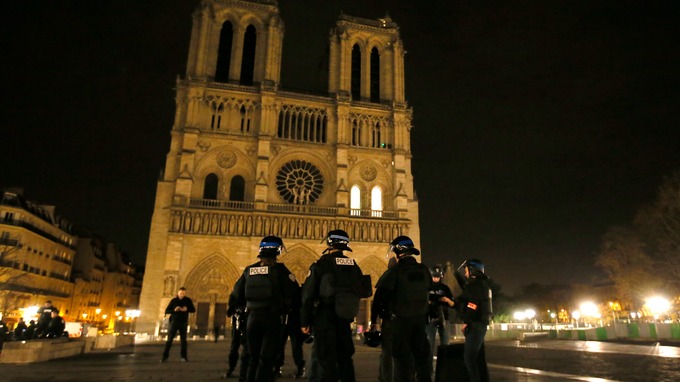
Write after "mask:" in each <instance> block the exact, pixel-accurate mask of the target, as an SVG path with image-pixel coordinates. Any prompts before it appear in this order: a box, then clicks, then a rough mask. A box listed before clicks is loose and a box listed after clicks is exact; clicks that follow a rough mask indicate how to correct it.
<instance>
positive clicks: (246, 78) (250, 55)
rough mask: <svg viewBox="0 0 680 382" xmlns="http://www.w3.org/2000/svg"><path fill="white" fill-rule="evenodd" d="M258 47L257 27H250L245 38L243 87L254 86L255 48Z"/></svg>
mask: <svg viewBox="0 0 680 382" xmlns="http://www.w3.org/2000/svg"><path fill="white" fill-rule="evenodd" d="M256 45H257V33H256V32H255V27H254V26H252V25H248V28H246V33H245V36H243V56H242V59H241V81H240V82H241V85H252V84H253V74H254V73H255V46H256Z"/></svg>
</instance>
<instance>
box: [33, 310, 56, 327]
mask: <svg viewBox="0 0 680 382" xmlns="http://www.w3.org/2000/svg"><path fill="white" fill-rule="evenodd" d="M56 309H57V308H55V307H54V306H41V307H40V308H39V309H38V315H39V316H40V317H38V326H42V327H45V326H47V325H48V324H49V323H50V321H51V320H52V311H53V310H56Z"/></svg>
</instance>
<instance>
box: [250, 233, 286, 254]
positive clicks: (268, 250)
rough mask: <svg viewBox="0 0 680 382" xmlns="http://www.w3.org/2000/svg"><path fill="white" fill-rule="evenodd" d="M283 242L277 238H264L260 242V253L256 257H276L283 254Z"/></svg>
mask: <svg viewBox="0 0 680 382" xmlns="http://www.w3.org/2000/svg"><path fill="white" fill-rule="evenodd" d="M283 250H284V247H283V240H281V238H280V237H278V236H265V237H264V238H262V240H261V241H260V253H259V254H258V255H257V257H276V256H278V255H280V254H281V252H283Z"/></svg>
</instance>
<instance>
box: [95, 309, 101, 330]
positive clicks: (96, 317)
mask: <svg viewBox="0 0 680 382" xmlns="http://www.w3.org/2000/svg"><path fill="white" fill-rule="evenodd" d="M101 312H102V310H101V309H100V308H97V309H95V310H94V313H95V315H94V324H95V325H97V329H99V313H101Z"/></svg>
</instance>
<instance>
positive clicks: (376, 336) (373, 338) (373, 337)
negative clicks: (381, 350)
mask: <svg viewBox="0 0 680 382" xmlns="http://www.w3.org/2000/svg"><path fill="white" fill-rule="evenodd" d="M381 343H382V332H379V331H377V330H375V331H368V332H364V344H365V345H367V346H370V347H372V348H374V347H378V346H380V344H381Z"/></svg>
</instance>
